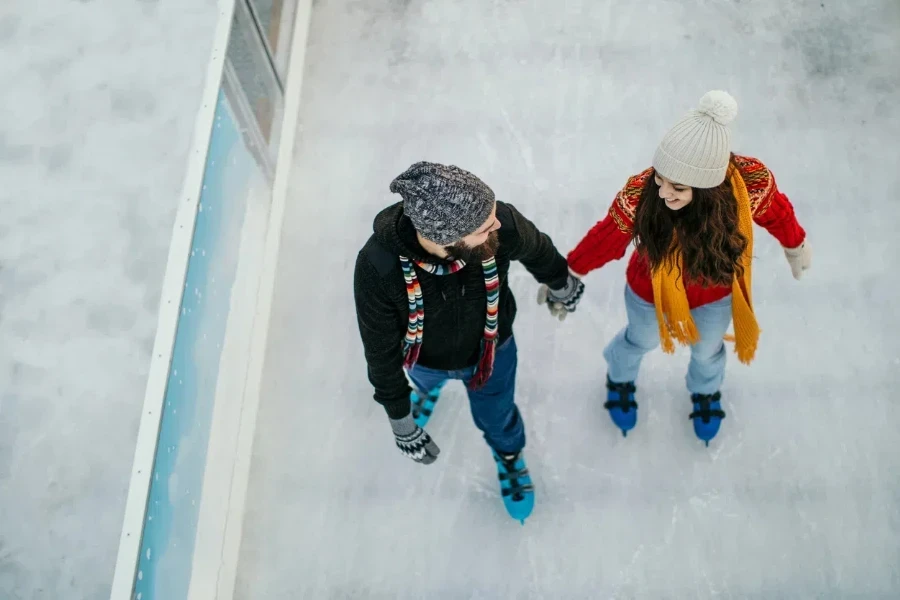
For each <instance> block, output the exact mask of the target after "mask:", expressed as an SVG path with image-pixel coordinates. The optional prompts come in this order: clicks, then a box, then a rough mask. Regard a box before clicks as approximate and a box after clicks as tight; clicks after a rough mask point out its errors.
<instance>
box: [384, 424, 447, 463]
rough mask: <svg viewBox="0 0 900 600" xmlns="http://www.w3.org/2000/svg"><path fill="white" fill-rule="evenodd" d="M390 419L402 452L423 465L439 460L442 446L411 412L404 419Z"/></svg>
mask: <svg viewBox="0 0 900 600" xmlns="http://www.w3.org/2000/svg"><path fill="white" fill-rule="evenodd" d="M389 420H390V422H391V429H392V430H393V432H394V439H395V440H396V441H397V447H398V448H400V452H402V453H403V454H405V455H406V456H408V457H409V458H411V459H413V460H414V461H416V462H418V463H422V464H423V465H430V464H431V463H433V462H434V461H435V460H437V457H438V454H440V453H441V450H440V448H438V447H437V444H435V443H434V441H433V440H432V439H431V436H430V435H428V433H427V432H426V431H425V430H424V429H422V428H421V427H419V426H418V425H416V422H415V421H414V420H413V417H412V415H411V414H410V415H406V416H405V417H403V418H402V419H389Z"/></svg>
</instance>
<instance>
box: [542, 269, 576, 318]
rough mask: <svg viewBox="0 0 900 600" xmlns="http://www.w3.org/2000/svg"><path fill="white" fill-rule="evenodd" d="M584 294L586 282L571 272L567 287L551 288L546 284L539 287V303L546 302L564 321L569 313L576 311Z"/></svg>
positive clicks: (551, 310) (554, 314)
mask: <svg viewBox="0 0 900 600" xmlns="http://www.w3.org/2000/svg"><path fill="white" fill-rule="evenodd" d="M582 294H584V284H583V283H582V282H581V279H579V278H578V277H575V276H574V275H573V274H572V273H569V278H568V279H567V280H566V287H564V288H562V289H561V290H551V289H550V288H549V287H547V286H546V285H541V287H539V288H538V297H537V301H538V304H546V305H547V308H549V309H550V314H551V315H553V316H554V317H557V318H558V319H559V320H560V321H563V320H565V318H566V315H567V314H569V313H570V312H575V308H576V307H577V306H578V303H579V302H580V301H581V296H582Z"/></svg>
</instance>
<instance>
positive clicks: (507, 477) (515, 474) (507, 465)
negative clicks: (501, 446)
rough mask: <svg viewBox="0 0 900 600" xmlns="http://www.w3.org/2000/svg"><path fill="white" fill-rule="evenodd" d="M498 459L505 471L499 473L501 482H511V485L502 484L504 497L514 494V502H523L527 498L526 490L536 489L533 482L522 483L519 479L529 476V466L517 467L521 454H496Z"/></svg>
mask: <svg viewBox="0 0 900 600" xmlns="http://www.w3.org/2000/svg"><path fill="white" fill-rule="evenodd" d="M496 456H497V460H498V461H499V462H500V463H501V464H502V465H503V469H504V471H505V472H500V473H497V476H498V477H499V478H500V481H501V483H502V482H504V481H508V482H509V487H504V486H502V485H501V486H500V489H501V491H502V494H503V496H504V497H506V496H512V499H513V501H514V502H521V501H522V500H524V499H525V492H531V491H534V486H533V485H532V484H531V483H522V482H521V481H519V479H523V478H525V477H527V476H528V467H522V468H521V469H516V462H517V461H518V460H519V454H518V453H517V454H499V453H497V454H496Z"/></svg>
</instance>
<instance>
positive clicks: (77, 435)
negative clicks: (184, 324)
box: [0, 0, 217, 600]
mask: <svg viewBox="0 0 900 600" xmlns="http://www.w3.org/2000/svg"><path fill="white" fill-rule="evenodd" d="M216 15H217V13H216V2H215V0H179V2H146V1H139V2H135V1H128V2H124V1H111V0H110V1H99V0H97V1H94V2H85V1H82V2H73V1H70V0H41V1H40V2H34V1H32V0H3V2H2V3H0V81H2V82H3V84H2V86H0V106H2V110H0V598H2V599H3V600H20V599H21V600H45V599H46V600H105V599H107V598H108V597H109V588H110V583H111V580H112V575H113V570H114V567H115V560H116V551H117V548H118V543H119V533H120V530H121V527H122V516H123V511H124V508H125V495H126V491H127V489H128V481H129V476H130V470H131V461H132V457H133V455H134V444H135V438H136V436H137V427H138V421H139V419H140V411H141V404H142V402H143V398H144V387H145V385H146V380H147V370H148V368H149V364H150V352H151V349H152V345H153V338H154V335H155V333H156V321H157V308H158V303H159V295H160V290H161V286H162V280H163V272H164V269H165V265H166V257H167V254H168V246H169V240H170V238H171V235H172V223H173V220H174V216H175V206H176V203H177V197H178V195H179V194H180V191H181V185H182V179H183V177H184V173H185V170H186V169H187V153H188V148H189V145H190V142H191V134H192V132H193V128H194V120H195V118H196V114H197V108H198V106H199V103H200V94H201V91H202V86H203V77H204V74H205V72H206V65H207V62H208V60H209V53H210V48H211V44H212V36H213V31H214V29H215V19H216Z"/></svg>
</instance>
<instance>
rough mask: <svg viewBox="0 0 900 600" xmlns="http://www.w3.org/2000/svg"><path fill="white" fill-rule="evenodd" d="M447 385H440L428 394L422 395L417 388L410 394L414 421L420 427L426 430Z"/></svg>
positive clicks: (442, 383)
mask: <svg viewBox="0 0 900 600" xmlns="http://www.w3.org/2000/svg"><path fill="white" fill-rule="evenodd" d="M445 383H447V382H446V381H443V382H441V383H439V384H438V385H437V387H435V388H434V389H433V390H431V391H430V392H428V393H427V394H422V393H421V392H419V390H417V389H415V388H413V391H412V392H410V394H409V401H410V403H411V404H412V416H413V420H414V421H415V422H416V425H418V426H419V427H423V428H424V427H425V424H426V423H428V419H430V418H431V413H433V412H434V405H435V404H437V401H438V397H439V396H440V395H441V389H443V387H444V384H445Z"/></svg>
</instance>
